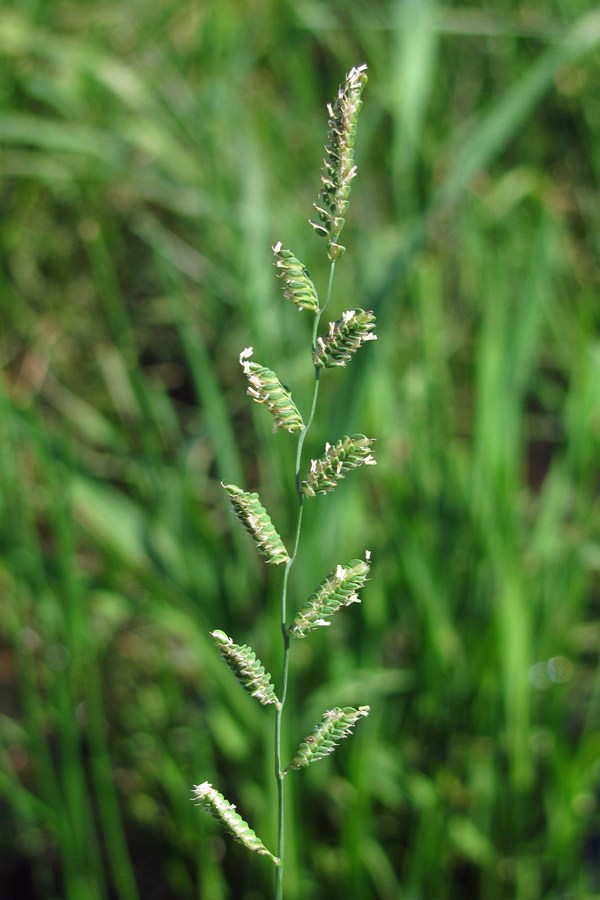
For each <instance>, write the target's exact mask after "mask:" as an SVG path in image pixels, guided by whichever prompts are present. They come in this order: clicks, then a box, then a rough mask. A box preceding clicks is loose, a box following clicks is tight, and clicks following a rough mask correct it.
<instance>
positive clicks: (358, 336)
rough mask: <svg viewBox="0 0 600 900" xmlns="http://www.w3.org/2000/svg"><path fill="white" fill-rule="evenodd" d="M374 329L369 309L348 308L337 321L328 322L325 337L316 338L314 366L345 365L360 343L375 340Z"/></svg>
mask: <svg viewBox="0 0 600 900" xmlns="http://www.w3.org/2000/svg"><path fill="white" fill-rule="evenodd" d="M374 330H375V316H374V314H373V313H372V312H371V311H370V310H369V311H367V312H365V310H364V309H349V310H348V311H347V312H345V313H344V314H343V316H342V318H341V319H338V321H337V322H330V323H329V334H328V335H327V337H326V338H321V337H320V338H317V349H316V350H315V352H314V353H313V362H314V364H315V366H322V367H323V368H331V367H332V366H345V365H346V363H347V362H348V360H350V359H351V358H352V354H353V353H355V352H356V351H357V350H358V348H359V347H360V346H361V344H364V343H366V342H367V341H376V340H377V335H375V334H373V332H374Z"/></svg>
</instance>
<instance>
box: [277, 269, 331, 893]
mask: <svg viewBox="0 0 600 900" xmlns="http://www.w3.org/2000/svg"><path fill="white" fill-rule="evenodd" d="M334 273H335V260H332V261H331V265H330V267H329V281H328V284H327V295H326V297H325V302H324V304H323V306H322V307H321V308H320V309H319V311H318V312H317V313H315V321H314V325H313V332H312V348H313V350H314V349H315V347H316V344H317V333H318V329H319V322H320V320H321V316H322V315H323V313H324V312H325V309H326V307H327V305H328V303H329V301H330V299H331V294H332V291H333V276H334ZM320 374H321V369H320V367H318V366H315V386H314V389H313V396H312V402H311V407H310V413H309V416H308V419H307V421H306V424H305V426H304V428H303V429H302V431H301V432H300V435H299V437H298V446H297V449H296V472H295V484H296V493H297V495H298V518H297V521H296V535H295V538H294V549H293V551H292V555H291V557H290V558H289V560H288V562H287V563H286V566H285V572H284V574H283V586H282V590H281V634H282V636H283V664H282V675H281V691H280V694H279V699H280V703H281V706H280V708H279V709H278V710H277V715H276V719H275V778H276V780H277V856H278V857H279V860H280V862H279V865H278V866H277V867H276V868H275V900H283V870H284V860H285V790H284V778H285V771H283V769H282V761H281V743H282V742H281V725H282V720H283V711H284V708H285V701H286V697H287V684H288V672H289V667H290V636H289V634H288V630H287V624H286V621H287V592H288V582H289V576H290V570H291V568H292V566H293V565H294V561H295V559H296V556H297V553H298V547H299V545H300V534H301V532H302V512H303V509H304V505H303V500H304V495H303V493H302V489H301V485H300V467H301V465H302V449H303V447H304V441H305V438H306V435H307V433H308V431H309V429H310V427H311V425H312V423H313V419H314V417H315V410H316V408H317V399H318V396H319V376H320Z"/></svg>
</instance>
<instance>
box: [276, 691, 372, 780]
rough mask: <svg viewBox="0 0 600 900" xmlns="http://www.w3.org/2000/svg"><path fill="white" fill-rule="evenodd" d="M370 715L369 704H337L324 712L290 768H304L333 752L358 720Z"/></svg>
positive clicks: (299, 748) (297, 752)
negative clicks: (341, 706) (340, 705)
mask: <svg viewBox="0 0 600 900" xmlns="http://www.w3.org/2000/svg"><path fill="white" fill-rule="evenodd" d="M368 715H369V707H368V706H359V707H358V709H354V707H353V706H345V707H344V708H343V709H341V708H340V707H339V706H336V707H335V708H334V709H328V710H327V711H326V712H324V713H323V719H322V721H321V722H319V724H318V725H317V726H316V728H315V729H314V731H313V733H312V734H310V735H309V736H308V737H307V738H306V740H305V741H303V742H302V743H301V744H300V746H299V747H298V749H297V751H296V755H295V756H294V758H293V760H292V761H291V763H290V764H289V766H288V769H303V768H304V767H305V766H309V765H310V764H311V763H312V762H316V761H317V760H318V759H323V757H324V756H327V755H328V754H329V753H333V751H334V750H335V748H336V747H337V745H338V744H339V742H340V741H341V740H342V738H346V737H348V735H349V734H350V732H351V731H352V729H353V728H354V726H355V725H356V723H357V721H358V720H359V719H360V718H361V717H362V716H368Z"/></svg>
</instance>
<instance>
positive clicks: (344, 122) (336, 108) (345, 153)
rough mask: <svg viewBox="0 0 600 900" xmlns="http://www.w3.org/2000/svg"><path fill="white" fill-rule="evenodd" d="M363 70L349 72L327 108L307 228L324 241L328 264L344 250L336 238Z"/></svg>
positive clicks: (353, 171)
mask: <svg viewBox="0 0 600 900" xmlns="http://www.w3.org/2000/svg"><path fill="white" fill-rule="evenodd" d="M366 68H367V67H366V65H362V66H358V68H354V69H351V71H350V72H348V74H347V75H346V79H345V81H344V83H343V84H342V85H340V88H339V91H338V96H337V99H336V101H335V103H334V104H333V106H332V105H331V104H329V105H328V107H327V111H328V113H329V121H328V123H327V124H328V127H329V132H328V136H327V144H326V145H325V154H326V155H325V159H324V160H323V168H322V169H321V190H320V192H319V196H318V198H317V202H316V203H315V204H314V207H315V209H316V211H317V214H318V217H319V222H312V221H311V223H310V224H311V225H312V227H313V228H314V229H315V231H316V232H317V234H320V235H322V236H323V237H325V238H327V246H328V253H329V258H330V259H331V260H334V259H337V258H338V257H339V256H340V255H341V254H342V253H343V252H344V249H345V248H344V247H342V246H341V244H339V243H338V238H339V236H340V233H341V231H342V228H343V227H344V216H345V214H346V209H347V207H348V197H349V195H350V182H351V181H352V179H353V178H354V176H355V175H356V166H355V165H354V142H355V139H356V122H357V119H358V114H359V112H360V109H361V107H362V100H361V94H362V92H363V88H364V86H365V85H366V83H367V76H366Z"/></svg>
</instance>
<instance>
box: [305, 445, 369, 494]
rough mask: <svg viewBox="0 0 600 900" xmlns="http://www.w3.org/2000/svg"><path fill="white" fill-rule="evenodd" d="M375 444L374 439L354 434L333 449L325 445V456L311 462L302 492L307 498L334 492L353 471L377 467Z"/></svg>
mask: <svg viewBox="0 0 600 900" xmlns="http://www.w3.org/2000/svg"><path fill="white" fill-rule="evenodd" d="M373 443H374V441H373V438H368V437H365V436H364V434H353V435H352V437H348V436H346V437H343V438H341V439H340V440H339V441H338V442H337V443H336V444H334V446H333V447H332V446H331V444H325V453H324V455H323V456H322V457H321V458H320V459H312V460H311V463H310V471H309V473H308V475H307V477H306V481H303V482H302V492H303V493H304V494H305V495H306V496H307V497H314V496H315V494H324V493H327V492H328V491H332V490H334V488H335V487H337V484H338V482H339V481H341V480H342V478H344V477H345V475H346V472H349V471H350V470H351V469H356V468H358V467H359V466H374V465H376V462H375V458H374V456H373V455H372V453H371V448H372V446H373Z"/></svg>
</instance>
